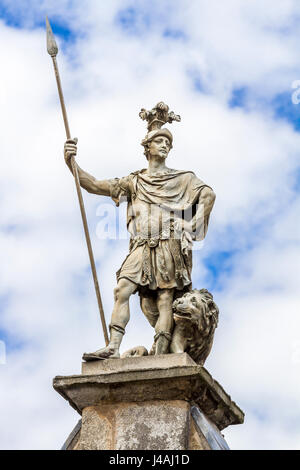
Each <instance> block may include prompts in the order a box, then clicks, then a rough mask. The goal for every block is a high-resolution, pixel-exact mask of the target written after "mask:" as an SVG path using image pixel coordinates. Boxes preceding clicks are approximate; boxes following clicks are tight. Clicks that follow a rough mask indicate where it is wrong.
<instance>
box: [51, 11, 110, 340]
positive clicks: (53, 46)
mask: <svg viewBox="0 0 300 470" xmlns="http://www.w3.org/2000/svg"><path fill="white" fill-rule="evenodd" d="M46 27H47V51H48V53H49V54H50V56H51V57H52V61H53V66H54V72H55V77H56V83H57V88H58V94H59V99H60V104H61V110H62V115H63V119H64V124H65V129H66V135H67V139H71V133H70V128H69V123H68V117H67V112H66V107H65V101H64V96H63V92H62V86H61V81H60V76H59V71H58V66H57V62H56V55H57V53H58V47H57V44H56V41H55V39H54V35H53V32H52V29H51V26H50V23H49V20H48V17H46ZM71 166H72V172H73V175H74V179H75V184H76V190H77V196H78V200H79V207H80V212H81V217H82V222H83V228H84V233H85V239H86V244H87V248H88V252H89V257H90V263H91V268H92V273H93V279H94V285H95V291H96V297H97V302H98V307H99V312H100V318H101V323H102V328H103V334H104V339H105V344H106V346H107V345H108V334H107V328H106V323H105V317H104V311H103V305H102V300H101V294H100V289H99V284H98V278H97V272H96V266H95V260H94V255H93V249H92V244H91V239H90V234H89V229H88V224H87V218H86V213H85V209H84V203H83V198H82V193H81V188H80V182H79V176H78V171H77V165H76V162H75V158H74V156H73V155H72V156H71Z"/></svg>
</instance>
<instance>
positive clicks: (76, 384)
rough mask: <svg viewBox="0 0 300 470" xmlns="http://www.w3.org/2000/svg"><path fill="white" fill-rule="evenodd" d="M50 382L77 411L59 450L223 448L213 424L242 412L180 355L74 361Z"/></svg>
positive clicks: (232, 420)
mask: <svg viewBox="0 0 300 470" xmlns="http://www.w3.org/2000/svg"><path fill="white" fill-rule="evenodd" d="M53 386H54V388H55V390H56V391H57V392H58V393H60V394H61V395H62V396H63V397H64V398H65V399H66V400H67V401H68V402H69V403H70V405H71V406H72V407H73V408H74V409H75V410H76V411H78V413H80V414H81V415H82V420H81V421H80V422H79V423H78V425H77V426H76V427H75V429H74V430H73V432H72V433H71V435H70V436H69V438H68V440H67V441H66V443H65V445H64V447H63V448H64V449H69V450H72V449H74V450H75V449H78V450H83V449H84V450H87V449H88V450H94V449H97V450H112V449H116V450H148V449H149V450H187V449H191V450H209V449H228V446H227V444H226V442H225V440H224V438H223V436H222V434H221V432H220V431H221V430H222V429H224V428H225V427H227V426H229V425H231V424H241V423H242V422H243V419H244V414H243V412H242V411H241V410H240V409H239V408H238V406H237V405H236V404H235V403H234V402H233V401H232V400H231V398H230V396H229V395H227V394H226V393H225V391H224V390H223V388H222V387H221V386H220V385H219V384H218V382H216V381H215V380H214V379H213V378H212V377H211V375H210V374H209V373H208V372H207V370H206V369H205V368H204V367H201V366H198V365H197V364H196V363H195V362H194V361H193V360H192V359H191V358H190V356H188V355H187V354H185V353H184V354H166V355H162V356H143V357H131V358H126V359H109V360H104V361H95V362H88V363H83V364H82V374H81V375H72V376H67V377H61V376H58V377H55V379H54V382H53Z"/></svg>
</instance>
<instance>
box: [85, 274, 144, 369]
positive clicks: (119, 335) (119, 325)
mask: <svg viewBox="0 0 300 470" xmlns="http://www.w3.org/2000/svg"><path fill="white" fill-rule="evenodd" d="M135 291H136V284H134V283H133V282H131V281H129V280H128V279H120V280H119V282H118V285H117V287H116V288H115V290H114V298H115V304H114V309H113V312H112V316H111V323H110V325H109V327H110V341H109V343H108V345H107V346H106V347H105V348H102V349H98V350H97V351H95V352H93V353H85V354H84V355H83V359H84V360H86V361H93V360H97V359H117V358H119V357H120V352H119V349H120V344H121V341H122V339H123V335H124V333H125V327H126V325H127V323H128V321H129V318H130V312H129V298H130V296H131V294H133V293H134V292H135Z"/></svg>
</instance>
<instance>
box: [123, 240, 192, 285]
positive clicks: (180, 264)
mask: <svg viewBox="0 0 300 470" xmlns="http://www.w3.org/2000/svg"><path fill="white" fill-rule="evenodd" d="M153 245H156V246H153ZM191 269H192V252H191V251H190V252H189V254H188V255H184V254H183V253H182V250H181V243H180V240H176V239H167V240H155V241H154V242H153V240H150V241H149V240H144V241H143V242H142V244H133V246H132V249H131V251H130V253H129V255H128V256H127V257H126V258H125V261H124V262H123V264H122V266H121V268H120V269H119V271H118V272H117V280H118V281H119V279H122V278H126V279H129V280H130V281H132V282H134V283H135V284H137V290H139V287H141V288H145V287H146V288H148V289H150V290H156V289H172V288H176V289H178V290H183V289H184V288H185V287H186V286H188V285H190V284H191V282H192V281H191Z"/></svg>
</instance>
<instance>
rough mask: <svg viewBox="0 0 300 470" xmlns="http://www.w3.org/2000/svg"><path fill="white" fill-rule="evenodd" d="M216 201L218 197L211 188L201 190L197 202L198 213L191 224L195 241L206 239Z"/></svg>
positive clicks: (205, 187) (206, 187)
mask: <svg viewBox="0 0 300 470" xmlns="http://www.w3.org/2000/svg"><path fill="white" fill-rule="evenodd" d="M215 199H216V195H215V193H214V191H213V190H212V189H211V188H210V187H209V186H204V187H203V188H202V189H201V191H200V194H199V198H198V201H197V202H196V213H195V215H194V216H193V218H192V220H191V223H190V230H191V232H192V233H191V235H192V238H193V239H194V240H202V239H203V238H204V237H205V235H206V232H207V228H208V222H209V216H210V213H211V210H212V208H213V206H214V203H215Z"/></svg>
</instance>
